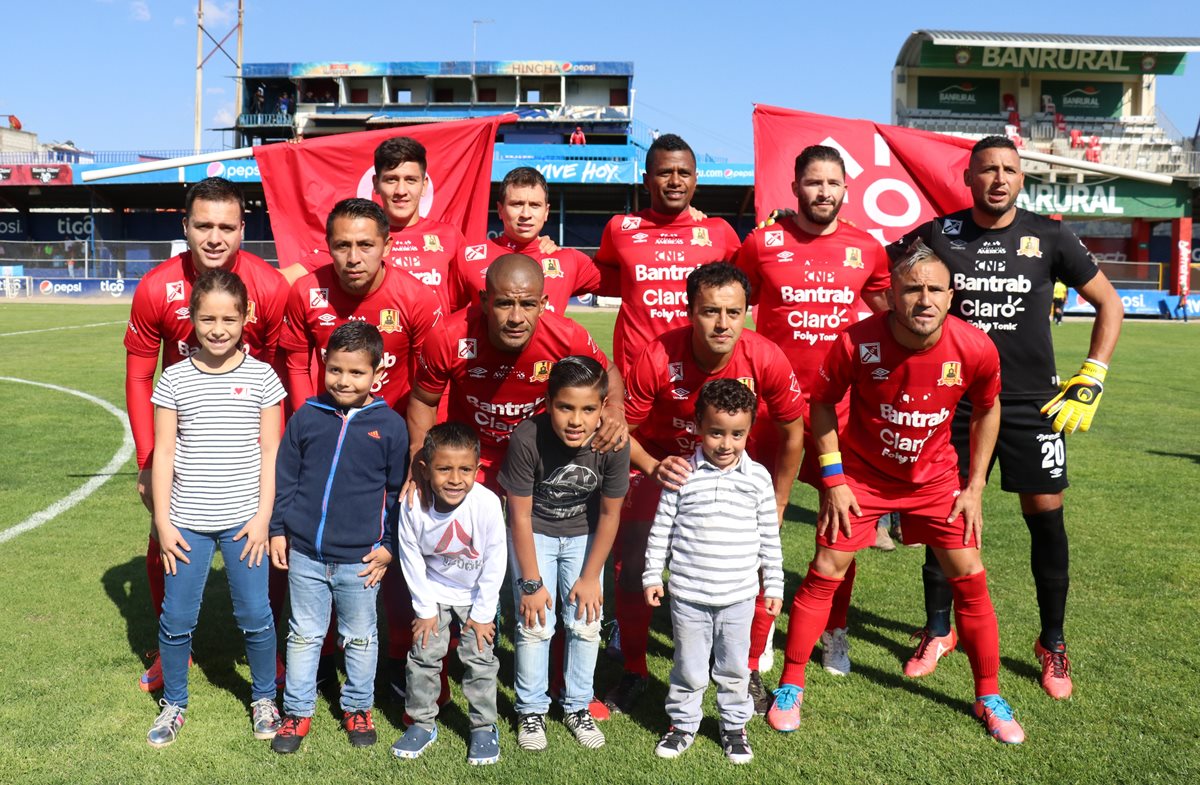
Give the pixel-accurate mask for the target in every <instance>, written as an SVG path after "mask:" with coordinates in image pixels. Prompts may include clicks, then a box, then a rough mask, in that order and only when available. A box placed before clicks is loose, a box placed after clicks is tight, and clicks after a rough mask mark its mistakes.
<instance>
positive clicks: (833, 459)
mask: <svg viewBox="0 0 1200 785" xmlns="http://www.w3.org/2000/svg"><path fill="white" fill-rule="evenodd" d="M817 463H818V464H820V466H821V485H822V487H824V488H836V487H837V486H839V485H845V484H846V475H845V473H844V472H843V471H842V454H841V453H840V452H827V453H825V454H824V455H821V456H818V457H817Z"/></svg>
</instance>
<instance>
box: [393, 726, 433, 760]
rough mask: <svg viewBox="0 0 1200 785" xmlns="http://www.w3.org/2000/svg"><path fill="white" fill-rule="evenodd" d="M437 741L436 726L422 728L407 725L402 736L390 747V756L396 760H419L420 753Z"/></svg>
mask: <svg viewBox="0 0 1200 785" xmlns="http://www.w3.org/2000/svg"><path fill="white" fill-rule="evenodd" d="M435 741H437V726H436V725H434V726H433V727H432V728H422V727H421V726H420V725H409V726H408V728H407V729H405V731H404V735H403V736H401V737H400V738H398V739H396V743H395V744H393V745H392V754H393V755H395V756H396V757H397V758H405V759H412V758H419V757H421V753H422V752H424V751H425V749H426V748H427V747H428V746H429V745H430V744H433V743H434V742H435Z"/></svg>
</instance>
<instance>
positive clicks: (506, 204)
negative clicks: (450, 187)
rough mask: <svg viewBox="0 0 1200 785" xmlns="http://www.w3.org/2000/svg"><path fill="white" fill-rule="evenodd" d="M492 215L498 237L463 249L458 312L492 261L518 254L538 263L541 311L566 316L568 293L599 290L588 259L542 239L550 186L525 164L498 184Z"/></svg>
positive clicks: (469, 300)
mask: <svg viewBox="0 0 1200 785" xmlns="http://www.w3.org/2000/svg"><path fill="white" fill-rule="evenodd" d="M496 213H497V214H498V215H499V216H500V223H501V224H503V225H504V234H503V235H501V236H500V237H497V238H496V239H494V240H488V241H486V242H483V243H479V244H477V245H468V246H467V247H466V250H465V251H464V253H463V263H462V266H461V267H460V270H461V272H462V280H461V282H460V283H459V285H458V301H457V302H456V303H455V304H456V306H457V307H459V308H462V307H465V306H467V305H470V304H471V303H473V302H475V300H476V299H477V298H478V297H479V292H480V291H481V290H482V289H483V288H484V275H485V274H486V273H487V268H488V265H489V264H491V262H492V260H493V259H496V258H498V257H500V256H503V255H504V254H509V253H519V254H524V255H525V256H528V257H529V258H531V259H533V260H534V261H535V262H538V263H539V264H541V265H542V276H543V278H544V279H545V282H546V284H545V290H546V297H547V298H548V301H547V303H546V310H548V311H553V312H554V313H558V314H562V313H566V310H567V302H568V301H569V300H570V299H571V297H572V296H573V295H580V294H589V293H591V292H595V291H596V289H598V288H599V286H600V271H599V270H598V269H597V268H596V265H595V264H593V263H592V260H591V259H590V258H588V255H587V254H585V253H583V252H582V251H577V250H575V249H574V248H559V247H558V246H557V245H555V244H554V243H552V242H550V240H549V238H547V237H542V236H541V233H542V228H543V227H544V226H545V225H546V219H547V218H549V217H550V187H549V186H548V185H546V178H545V177H543V176H542V173H541V172H539V171H538V170H537V169H534V168H533V167H530V166H518V167H517V168H516V169H513V170H512V171H511V172H509V173H508V174H506V175H504V180H503V181H502V182H501V183H500V198H499V199H498V200H497V201H496Z"/></svg>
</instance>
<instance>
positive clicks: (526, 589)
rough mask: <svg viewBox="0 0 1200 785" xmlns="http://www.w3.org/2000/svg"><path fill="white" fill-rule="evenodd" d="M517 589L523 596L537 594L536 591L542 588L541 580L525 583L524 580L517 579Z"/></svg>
mask: <svg viewBox="0 0 1200 785" xmlns="http://www.w3.org/2000/svg"><path fill="white" fill-rule="evenodd" d="M517 588H519V589H520V590H521V593H522V594H525V595H529V594H537V592H538V589H540V588H542V579H541V578H538V579H537V580H535V581H527V580H525V579H524V578H518V579H517Z"/></svg>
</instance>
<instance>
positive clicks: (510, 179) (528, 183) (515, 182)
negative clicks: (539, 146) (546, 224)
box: [496, 166, 550, 203]
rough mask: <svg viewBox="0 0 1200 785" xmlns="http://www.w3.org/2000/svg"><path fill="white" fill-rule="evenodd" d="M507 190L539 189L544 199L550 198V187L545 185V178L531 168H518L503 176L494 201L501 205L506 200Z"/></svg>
mask: <svg viewBox="0 0 1200 785" xmlns="http://www.w3.org/2000/svg"><path fill="white" fill-rule="evenodd" d="M509 188H541V189H542V193H544V194H545V195H546V199H547V200H548V199H549V198H550V186H549V185H547V184H546V178H545V177H544V176H543V175H542V173H541V172H539V171H538V170H537V169H534V168H533V167H532V166H518V167H517V168H516V169H513V170H512V171H511V172H509V173H508V174H506V175H504V179H503V180H501V181H500V195H499V197H497V199H496V201H498V202H501V203H503V202H504V200H505V199H507V198H508V189H509Z"/></svg>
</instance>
